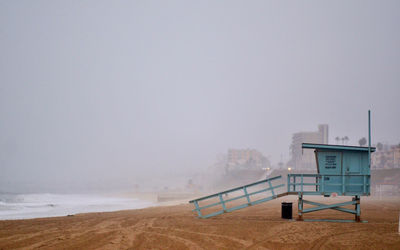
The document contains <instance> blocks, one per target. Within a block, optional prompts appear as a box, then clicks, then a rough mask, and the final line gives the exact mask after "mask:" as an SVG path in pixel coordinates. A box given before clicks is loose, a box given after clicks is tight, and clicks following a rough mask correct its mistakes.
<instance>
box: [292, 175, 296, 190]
mask: <svg viewBox="0 0 400 250" xmlns="http://www.w3.org/2000/svg"><path fill="white" fill-rule="evenodd" d="M293 191H294V192H296V176H293Z"/></svg>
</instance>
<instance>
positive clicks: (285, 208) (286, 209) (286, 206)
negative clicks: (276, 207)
mask: <svg viewBox="0 0 400 250" xmlns="http://www.w3.org/2000/svg"><path fill="white" fill-rule="evenodd" d="M282 219H292V202H282Z"/></svg>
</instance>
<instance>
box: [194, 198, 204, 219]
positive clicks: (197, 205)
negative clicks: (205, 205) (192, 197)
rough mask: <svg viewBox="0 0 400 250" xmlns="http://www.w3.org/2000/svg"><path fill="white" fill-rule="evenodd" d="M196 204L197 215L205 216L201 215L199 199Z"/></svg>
mask: <svg viewBox="0 0 400 250" xmlns="http://www.w3.org/2000/svg"><path fill="white" fill-rule="evenodd" d="M194 206H195V207H196V211H197V215H198V216H199V217H200V218H202V217H203V216H202V215H201V210H200V207H199V203H198V202H197V201H195V202H194Z"/></svg>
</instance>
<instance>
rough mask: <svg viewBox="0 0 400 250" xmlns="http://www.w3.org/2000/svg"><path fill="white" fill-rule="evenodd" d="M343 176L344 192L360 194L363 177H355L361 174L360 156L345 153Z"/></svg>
mask: <svg viewBox="0 0 400 250" xmlns="http://www.w3.org/2000/svg"><path fill="white" fill-rule="evenodd" d="M343 165H344V174H345V176H346V177H345V183H346V187H345V190H346V192H356V193H362V191H363V186H362V184H363V181H364V180H363V176H357V175H361V174H362V168H361V154H360V153H357V152H352V153H349V152H346V155H345V157H344V164H343Z"/></svg>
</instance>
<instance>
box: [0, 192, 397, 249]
mask: <svg viewBox="0 0 400 250" xmlns="http://www.w3.org/2000/svg"><path fill="white" fill-rule="evenodd" d="M288 200H291V201H295V199H294V198H290V199H287V198H286V199H285V200H283V199H280V200H276V201H272V202H268V203H264V204H262V205H258V206H254V207H250V208H247V209H244V210H242V211H236V212H233V213H229V214H224V215H222V216H218V217H215V218H210V219H198V218H197V217H195V214H194V213H193V212H192V211H191V209H192V206H191V205H189V204H183V205H176V206H166V207H154V208H146V209H140V210H130V211H120V212H109V213H89V214H79V215H75V216H68V217H55V218H44V219H31V220H15V221H0V249H16V248H29V249H32V248H41V249H129V248H131V249H320V248H322V249H338V248H341V249H400V235H399V234H398V220H399V217H398V216H399V210H400V199H391V200H384V201H377V200H372V199H363V200H362V219H363V220H368V221H369V222H368V223H331V222H292V221H286V220H282V219H281V218H280V202H282V201H288ZM380 204H382V205H380ZM293 212H294V216H296V209H294V210H293ZM305 218H341V219H352V216H351V215H348V214H343V213H341V212H337V211H332V210H330V211H323V212H318V213H314V214H307V215H305Z"/></svg>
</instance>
